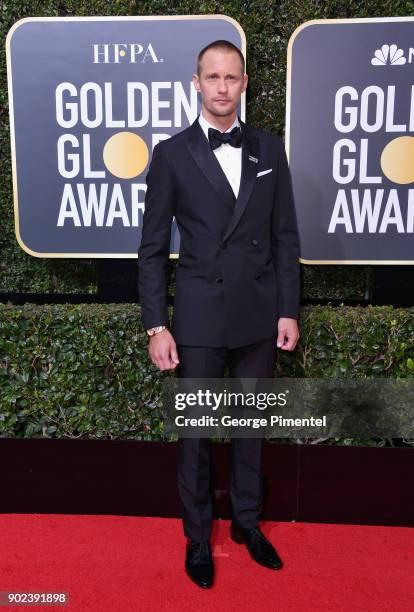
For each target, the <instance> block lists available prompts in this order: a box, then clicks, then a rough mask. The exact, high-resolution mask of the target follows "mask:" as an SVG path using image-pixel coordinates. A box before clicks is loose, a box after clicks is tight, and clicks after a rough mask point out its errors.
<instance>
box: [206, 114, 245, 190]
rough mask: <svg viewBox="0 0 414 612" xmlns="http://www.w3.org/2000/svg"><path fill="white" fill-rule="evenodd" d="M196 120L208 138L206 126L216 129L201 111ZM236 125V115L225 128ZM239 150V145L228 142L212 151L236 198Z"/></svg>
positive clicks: (239, 161)
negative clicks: (233, 145) (234, 145)
mask: <svg viewBox="0 0 414 612" xmlns="http://www.w3.org/2000/svg"><path fill="white" fill-rule="evenodd" d="M198 121H199V123H200V125H201V127H202V129H203V132H204V134H205V136H206V138H207V140H208V128H214V129H215V130H217V128H216V127H214V125H211V123H209V122H208V121H207V119H206V118H205V117H204V116H203V112H202V111H201V112H200V116H199V118H198ZM238 125H240V124H239V120H238V118H237V117H236V119H235V120H234V122H233V124H232V125H231V126H230V127H229V129H228V130H226V132H231V130H232V129H233V128H234V127H235V126H238ZM219 131H220V130H219ZM241 151H242V148H241V147H232V146H231V145H230V144H228V143H226V144H222V145H220V146H219V147H217V149H214V151H213V153H214V154H215V156H216V157H217V160H218V162H219V164H220V166H221V167H222V169H223V172H224V174H225V175H226V177H227V180H228V181H229V183H230V185H231V188H232V189H233V191H234V195H235V196H236V198H237V196H238V194H239V188H240V177H241V163H242V156H241Z"/></svg>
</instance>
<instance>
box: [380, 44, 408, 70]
mask: <svg viewBox="0 0 414 612" xmlns="http://www.w3.org/2000/svg"><path fill="white" fill-rule="evenodd" d="M406 62H407V60H406V58H405V57H404V51H403V50H402V49H399V48H398V46H397V45H382V47H381V49H377V50H376V51H375V53H374V57H373V58H372V60H371V64H372V65H373V66H402V65H403V64H405V63H406Z"/></svg>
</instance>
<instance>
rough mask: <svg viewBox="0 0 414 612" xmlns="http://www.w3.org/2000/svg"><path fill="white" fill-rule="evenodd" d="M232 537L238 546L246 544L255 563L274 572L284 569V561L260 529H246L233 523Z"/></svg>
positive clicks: (231, 528)
mask: <svg viewBox="0 0 414 612" xmlns="http://www.w3.org/2000/svg"><path fill="white" fill-rule="evenodd" d="M230 535H231V539H232V540H233V542H236V543H237V544H246V546H247V550H248V551H249V553H250V556H251V557H252V559H254V561H256V562H257V563H260V565H264V566H265V567H269V568H270V569H274V570H277V569H280V568H281V567H282V565H283V564H282V560H281V559H280V557H279V555H278V554H277V552H276V551H275V549H274V548H273V545H272V544H271V543H270V542H269V540H267V539H266V538H265V536H264V535H263V533H262V532H261V531H260V529H259V527H254V528H253V529H246V528H243V527H239V526H238V525H236V524H235V523H232V524H231V527H230Z"/></svg>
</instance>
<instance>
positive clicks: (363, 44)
mask: <svg viewBox="0 0 414 612" xmlns="http://www.w3.org/2000/svg"><path fill="white" fill-rule="evenodd" d="M413 22H414V17H401V18H388V17H386V18H377V19H342V20H341V19H338V20H335V19H332V20H315V21H309V22H307V23H304V24H303V25H302V26H300V27H299V28H297V29H296V30H295V32H294V33H293V35H292V37H291V39H290V42H289V49H288V83H287V106H286V108H287V115H286V145H287V148H288V151H289V162H290V167H291V171H292V176H293V185H294V193H295V202H296V208H297V212H298V219H299V230H300V238H301V257H302V262H303V263H312V264H322V263H350V264H355V263H358V264H360V263H362V264H364V263H369V264H377V263H380V264H412V263H414V249H413V231H414V229H413V226H414V188H413V182H414V136H413V132H414V85H413V78H412V75H413V71H414V37H413V26H414V24H413Z"/></svg>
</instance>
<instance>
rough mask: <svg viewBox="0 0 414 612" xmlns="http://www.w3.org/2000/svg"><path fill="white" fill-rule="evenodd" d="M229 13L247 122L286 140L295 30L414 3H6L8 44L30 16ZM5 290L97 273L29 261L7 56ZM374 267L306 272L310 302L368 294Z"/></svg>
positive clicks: (0, 96) (1, 114)
mask: <svg viewBox="0 0 414 612" xmlns="http://www.w3.org/2000/svg"><path fill="white" fill-rule="evenodd" d="M212 13H215V14H225V15H228V16H230V17H233V18H234V19H236V20H237V21H238V22H239V23H240V24H241V26H242V27H243V29H244V31H245V33H246V38H247V44H248V56H247V59H248V65H247V71H248V73H249V75H250V81H249V89H248V92H247V120H248V121H249V122H250V123H252V124H253V125H257V126H260V127H263V128H264V129H267V130H269V131H271V132H274V133H278V134H281V135H283V131H284V117H285V83H286V49H287V43H288V40H289V38H290V36H291V34H292V33H293V31H294V30H295V29H296V28H297V27H298V26H299V25H300V24H301V23H303V22H304V21H308V20H310V19H321V18H322V19H324V18H340V17H342V18H343V17H378V16H391V15H394V16H399V15H400V16H403V15H412V14H413V3H412V2H408V1H405V2H402V1H395V0H388V1H384V0H379V1H375V2H374V1H373V0H364V1H362V0H358V1H356V0H351V1H349V0H347V1H333V0H325V1H320V2H314V1H309V0H308V1H300V2H299V1H297V0H286V1H283V0H282V1H280V2H274V0H248V1H246V2H239V1H237V0H231V1H230V0H228V1H226V2H216V1H208V2H195V1H190V0H185V1H181V2H180V1H175V2H166V1H165V0H152V1H144V2H138V1H137V2H133V1H130V0H129V1H128V0H121V1H120V0H111V1H108V0H91V1H89V2H84V1H82V0H80V1H77V2H74V1H73V0H72V1H71V0H66V1H64V0H62V1H60V0H59V1H52V0H48V1H44V2H39V1H34V0H31V1H30V0H6V1H5V2H3V3H2V4H1V5H0V15H1V20H0V33H1V35H2V38H3V41H4V40H5V37H6V34H7V32H8V30H9V29H10V27H11V26H12V25H13V24H14V23H15V22H16V21H18V20H19V19H21V18H23V17H30V16H38V17H41V16H82V15H114V16H116V15H175V14H212ZM0 81H1V87H0V159H1V168H0V217H1V230H2V231H1V233H0V248H1V261H0V291H1V292H10V291H17V292H19V291H22V292H39V293H43V292H51V293H65V292H69V293H70V292H72V293H79V292H87V293H93V292H95V291H96V284H97V275H96V269H95V262H94V261H93V260H77V259H75V260H71V259H67V260H63V261H62V260H54V259H49V260H48V259H38V258H34V257H31V256H30V255H27V254H26V253H25V252H24V251H22V250H21V249H20V247H19V246H18V244H17V242H16V240H15V236H14V219H13V200H12V180H11V161H10V139H9V122H8V101H7V80H6V58H5V47H4V44H3V45H2V47H1V50H0ZM366 277H367V268H365V267H359V266H352V267H345V268H344V267H340V266H335V267H333V268H332V267H329V266H322V267H319V266H311V267H309V266H304V296H305V297H317V298H319V297H330V298H333V297H335V298H342V299H345V298H349V297H358V298H359V297H362V296H363V295H364V293H365V284H366V283H365V281H366Z"/></svg>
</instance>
